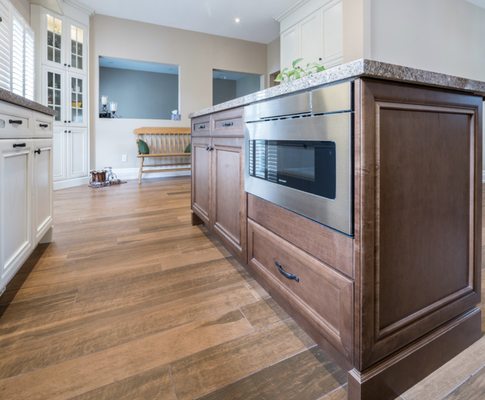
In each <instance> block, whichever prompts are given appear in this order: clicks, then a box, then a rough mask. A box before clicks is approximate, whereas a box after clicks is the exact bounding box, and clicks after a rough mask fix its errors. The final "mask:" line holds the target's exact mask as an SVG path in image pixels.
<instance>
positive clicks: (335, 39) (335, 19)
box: [321, 1, 343, 68]
mask: <svg viewBox="0 0 485 400" xmlns="http://www.w3.org/2000/svg"><path fill="white" fill-rule="evenodd" d="M322 23H323V32H322V36H321V37H322V38H323V63H324V65H325V67H327V68H330V67H333V66H335V65H338V64H341V63H342V58H343V12H342V1H338V2H330V3H328V4H327V5H326V6H325V7H323V9H322Z"/></svg>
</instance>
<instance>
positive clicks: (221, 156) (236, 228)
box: [211, 138, 246, 260]
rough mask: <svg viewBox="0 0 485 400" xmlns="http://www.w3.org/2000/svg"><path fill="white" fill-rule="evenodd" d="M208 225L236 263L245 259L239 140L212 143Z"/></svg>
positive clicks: (241, 153) (214, 139) (241, 149)
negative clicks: (210, 195)
mask: <svg viewBox="0 0 485 400" xmlns="http://www.w3.org/2000/svg"><path fill="white" fill-rule="evenodd" d="M212 147H213V149H214V150H213V151H212V171H213V172H212V176H213V181H212V182H213V183H212V201H211V205H212V221H211V224H212V225H213V227H214V231H215V232H217V233H218V234H219V235H220V236H221V237H222V238H223V239H224V240H225V242H226V243H227V244H229V245H230V246H231V247H232V248H233V251H234V252H236V253H237V254H238V255H239V258H240V259H243V260H245V259H246V246H245V243H246V194H245V192H244V179H243V177H244V170H243V139H240V138H213V139H212Z"/></svg>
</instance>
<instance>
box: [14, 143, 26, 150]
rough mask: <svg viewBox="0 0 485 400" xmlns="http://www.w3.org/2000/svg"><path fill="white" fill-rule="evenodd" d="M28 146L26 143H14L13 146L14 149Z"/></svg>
mask: <svg viewBox="0 0 485 400" xmlns="http://www.w3.org/2000/svg"><path fill="white" fill-rule="evenodd" d="M26 146H27V144H26V143H14V144H13V148H14V149H15V148H17V147H26Z"/></svg>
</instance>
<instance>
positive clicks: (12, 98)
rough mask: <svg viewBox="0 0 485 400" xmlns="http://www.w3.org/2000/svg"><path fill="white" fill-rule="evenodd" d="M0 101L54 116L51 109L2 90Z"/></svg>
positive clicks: (0, 90) (0, 91) (0, 89)
mask: <svg viewBox="0 0 485 400" xmlns="http://www.w3.org/2000/svg"><path fill="white" fill-rule="evenodd" d="M0 100H1V101H5V102H7V103H12V104H15V105H17V106H20V107H25V108H29V109H30V110H34V111H38V112H40V113H43V114H47V115H54V111H53V110H52V109H50V108H49V107H46V106H43V105H42V104H39V103H36V102H35V101H32V100H28V99H26V98H25V97H22V96H19V95H16V94H13V93H12V92H10V91H8V90H5V89H2V88H0Z"/></svg>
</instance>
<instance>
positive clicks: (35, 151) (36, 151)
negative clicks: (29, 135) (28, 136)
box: [34, 149, 42, 154]
mask: <svg viewBox="0 0 485 400" xmlns="http://www.w3.org/2000/svg"><path fill="white" fill-rule="evenodd" d="M41 151H42V150H41V149H37V150H34V153H35V154H40V152H41Z"/></svg>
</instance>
